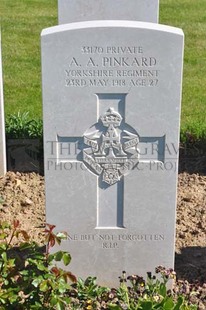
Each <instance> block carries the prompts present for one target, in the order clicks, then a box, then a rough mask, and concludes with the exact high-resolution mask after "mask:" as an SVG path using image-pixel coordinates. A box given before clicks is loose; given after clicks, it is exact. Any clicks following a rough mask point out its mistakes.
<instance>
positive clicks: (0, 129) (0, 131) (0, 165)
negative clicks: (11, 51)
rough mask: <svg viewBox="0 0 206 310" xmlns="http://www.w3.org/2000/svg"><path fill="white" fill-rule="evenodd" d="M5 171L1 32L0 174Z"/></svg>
mask: <svg viewBox="0 0 206 310" xmlns="http://www.w3.org/2000/svg"><path fill="white" fill-rule="evenodd" d="M5 173H6V142H5V123H4V98H3V74H2V56H1V33H0V176H1V175H3V174H5Z"/></svg>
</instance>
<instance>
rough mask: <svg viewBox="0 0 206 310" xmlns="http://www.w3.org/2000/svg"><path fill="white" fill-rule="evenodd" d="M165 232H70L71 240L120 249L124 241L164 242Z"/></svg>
mask: <svg viewBox="0 0 206 310" xmlns="http://www.w3.org/2000/svg"><path fill="white" fill-rule="evenodd" d="M164 240H165V236H164V235H163V234H108V233H107V234H69V235H68V236H67V241H69V242H87V243H89V244H91V245H92V244H93V242H94V243H95V244H97V245H98V246H99V247H100V248H102V249H118V248H120V247H121V245H122V243H123V242H132V243H140V242H162V241H164Z"/></svg>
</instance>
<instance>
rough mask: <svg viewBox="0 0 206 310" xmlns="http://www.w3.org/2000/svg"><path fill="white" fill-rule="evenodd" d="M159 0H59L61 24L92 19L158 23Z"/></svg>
mask: <svg viewBox="0 0 206 310" xmlns="http://www.w3.org/2000/svg"><path fill="white" fill-rule="evenodd" d="M158 18H159V0H129V1H128V0H116V1H111V0H86V1H85V0H58V19H59V24H67V23H72V22H81V21H91V20H105V19H106V20H134V21H144V22H151V23H157V22H158Z"/></svg>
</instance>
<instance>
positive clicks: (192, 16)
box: [160, 0, 206, 139]
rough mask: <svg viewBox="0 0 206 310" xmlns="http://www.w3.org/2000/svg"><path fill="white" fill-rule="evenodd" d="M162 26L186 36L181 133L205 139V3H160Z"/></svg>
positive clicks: (168, 0) (164, 0)
mask: <svg viewBox="0 0 206 310" xmlns="http://www.w3.org/2000/svg"><path fill="white" fill-rule="evenodd" d="M160 3H161V5H160V22H161V23H162V24H169V25H172V26H175V27H179V28H182V29H183V31H184V33H185V56H184V76H183V93H182V117H181V132H182V135H185V133H186V132H190V133H191V134H192V135H193V136H194V137H195V138H197V139H205V138H206V91H205V88H206V35H205V33H206V15H205V12H206V1H205V0H195V1H192V0H160Z"/></svg>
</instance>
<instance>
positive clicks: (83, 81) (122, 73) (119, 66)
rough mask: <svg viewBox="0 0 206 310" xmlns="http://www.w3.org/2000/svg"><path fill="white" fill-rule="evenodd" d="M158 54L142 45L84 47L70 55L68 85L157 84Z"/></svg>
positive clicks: (142, 85) (66, 75)
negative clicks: (77, 52) (145, 49)
mask: <svg viewBox="0 0 206 310" xmlns="http://www.w3.org/2000/svg"><path fill="white" fill-rule="evenodd" d="M157 66H158V61H157V59H156V57H154V56H151V55H149V56H148V55H144V50H143V47H141V46H106V47H102V46H82V47H81V48H80V54H79V55H78V54H77V55H75V56H72V57H68V62H67V68H65V86H66V87H156V86H157V85H158V82H159V73H160V70H158V69H157Z"/></svg>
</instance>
